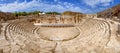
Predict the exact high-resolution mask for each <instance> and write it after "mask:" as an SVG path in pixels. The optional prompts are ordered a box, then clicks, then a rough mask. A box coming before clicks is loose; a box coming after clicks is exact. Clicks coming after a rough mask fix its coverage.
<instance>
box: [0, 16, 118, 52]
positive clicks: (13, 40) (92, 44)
mask: <svg viewBox="0 0 120 53" xmlns="http://www.w3.org/2000/svg"><path fill="white" fill-rule="evenodd" d="M40 17H41V18H32V19H34V21H28V19H18V20H12V21H9V22H6V23H2V24H1V25H2V27H1V34H0V52H1V53H120V37H119V36H120V34H119V33H118V32H117V31H120V30H119V26H118V24H119V23H118V22H115V21H112V20H105V19H102V18H97V16H96V15H86V16H80V15H76V16H70V15H61V16H57V15H54V16H53V15H51V16H47V17H44V16H40ZM66 17H69V18H66ZM32 19H31V20H32Z"/></svg>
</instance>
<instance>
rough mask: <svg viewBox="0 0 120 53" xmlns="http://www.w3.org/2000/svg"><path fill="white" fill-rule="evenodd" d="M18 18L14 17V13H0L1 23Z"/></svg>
mask: <svg viewBox="0 0 120 53" xmlns="http://www.w3.org/2000/svg"><path fill="white" fill-rule="evenodd" d="M16 18H17V17H16V16H14V15H13V14H12V13H9V12H0V21H1V20H3V21H7V20H12V19H16Z"/></svg>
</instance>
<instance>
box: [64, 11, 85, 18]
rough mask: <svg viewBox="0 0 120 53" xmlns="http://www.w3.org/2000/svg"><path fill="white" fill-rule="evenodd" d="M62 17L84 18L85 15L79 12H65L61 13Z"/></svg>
mask: <svg viewBox="0 0 120 53" xmlns="http://www.w3.org/2000/svg"><path fill="white" fill-rule="evenodd" d="M62 15H67V16H75V17H76V16H79V17H84V16H86V15H85V14H82V13H80V12H72V11H65V12H63V13H62Z"/></svg>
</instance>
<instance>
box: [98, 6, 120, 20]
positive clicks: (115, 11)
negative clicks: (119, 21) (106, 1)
mask: <svg viewBox="0 0 120 53" xmlns="http://www.w3.org/2000/svg"><path fill="white" fill-rule="evenodd" d="M97 15H98V16H97V17H101V18H111V17H115V16H117V17H118V18H120V4H118V5H116V6H114V7H112V8H109V9H107V10H104V11H102V12H99V13H97Z"/></svg>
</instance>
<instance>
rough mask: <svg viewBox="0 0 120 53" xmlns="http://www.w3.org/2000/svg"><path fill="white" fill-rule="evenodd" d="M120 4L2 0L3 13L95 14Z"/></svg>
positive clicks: (114, 1)
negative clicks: (72, 12) (66, 12)
mask: <svg viewBox="0 0 120 53" xmlns="http://www.w3.org/2000/svg"><path fill="white" fill-rule="evenodd" d="M118 4H120V0H0V11H2V12H23V11H26V12H31V11H42V12H54V11H55V12H61V13H62V12H64V11H74V12H81V13H86V14H93V13H97V12H100V11H103V10H105V9H108V8H110V7H112V6H115V5H118Z"/></svg>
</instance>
